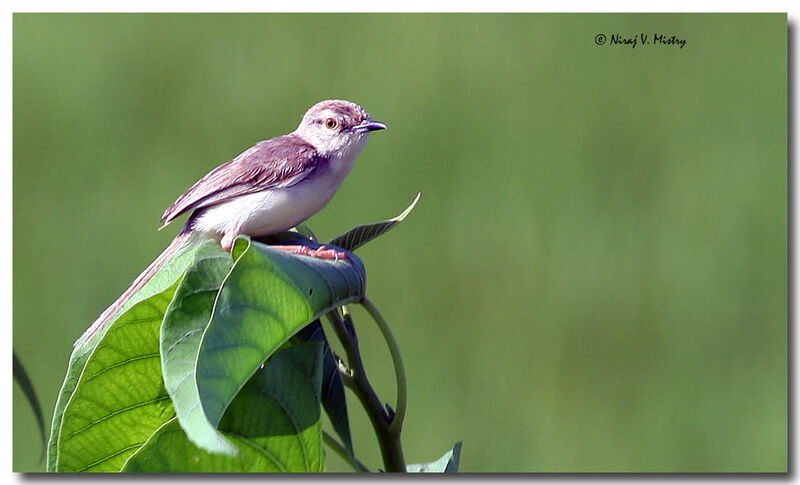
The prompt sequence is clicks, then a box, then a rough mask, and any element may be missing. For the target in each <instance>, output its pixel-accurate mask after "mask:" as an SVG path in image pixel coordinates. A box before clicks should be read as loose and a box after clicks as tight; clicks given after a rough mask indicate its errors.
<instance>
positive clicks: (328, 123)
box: [325, 118, 339, 130]
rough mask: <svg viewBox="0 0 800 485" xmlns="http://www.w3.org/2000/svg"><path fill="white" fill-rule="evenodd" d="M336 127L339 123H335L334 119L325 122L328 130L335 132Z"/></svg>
mask: <svg viewBox="0 0 800 485" xmlns="http://www.w3.org/2000/svg"><path fill="white" fill-rule="evenodd" d="M337 126H339V123H337V122H336V120H335V119H333V118H328V119H327V120H325V127H326V128H328V129H329V130H335V129H336V127H337Z"/></svg>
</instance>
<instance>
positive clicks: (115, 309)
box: [75, 228, 192, 346]
mask: <svg viewBox="0 0 800 485" xmlns="http://www.w3.org/2000/svg"><path fill="white" fill-rule="evenodd" d="M191 235H192V232H191V231H190V230H189V229H187V228H184V230H183V231H181V233H180V234H178V235H177V236H175V239H173V240H172V242H171V243H169V246H167V249H165V250H164V252H162V253H161V254H160V255H159V256H158V257H157V258H156V259H155V261H153V262H152V263H150V266H148V267H147V268H146V269H145V270H144V271H142V272H141V274H139V276H137V277H136V279H135V280H133V283H132V284H131V286H130V287H129V288H128V289H127V290H125V292H124V293H122V295H120V297H119V298H117V299H116V301H114V303H112V304H111V306H110V307H108V308H106V310H105V311H104V312H103V313H101V314H100V316H99V317H97V320H95V321H94V323H92V325H91V326H90V327H89V328H88V329H87V330H86V331H85V332H83V335H81V337H80V338H79V339H78V340H77V341H76V342H75V346H80V345H82V344H84V343H86V342H88V341H89V339H91V338H92V337H94V336H95V335H96V334H97V332H99V331H100V330H102V329H103V327H105V326H106V325H107V324H108V323H109V322H110V321H111V320H112V319H113V318H114V317H115V316H116V315H117V313H119V311H120V310H121V309H122V307H123V306H124V305H125V304H126V303H127V302H128V300H130V299H131V297H132V296H133V295H135V294H136V293H137V292H138V291H139V290H141V289H142V288H143V287H144V285H146V284H147V282H148V281H150V278H152V277H153V275H155V274H156V273H158V271H159V270H160V269H161V268H162V267H164V264H165V263H166V262H167V261H169V260H170V259H171V258H172V256H174V255H175V254H176V253H177V252H178V251H179V250H180V249H181V248H183V247H184V246H185V245H186V243H187V242H188V241H189V239H190V237H191Z"/></svg>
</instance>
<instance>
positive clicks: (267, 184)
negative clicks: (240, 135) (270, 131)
mask: <svg viewBox="0 0 800 485" xmlns="http://www.w3.org/2000/svg"><path fill="white" fill-rule="evenodd" d="M319 161H320V158H319V157H318V155H317V151H316V150H315V149H314V147H313V146H311V145H310V144H308V143H306V142H305V141H303V140H302V139H301V138H300V137H298V136H296V135H285V136H281V137H278V138H273V139H271V140H266V141H262V142H260V143H258V144H256V145H255V146H253V147H252V148H250V149H249V150H246V151H244V152H242V154H241V155H239V156H238V157H236V158H234V159H233V160H231V161H230V162H227V163H224V164H222V165H220V166H219V167H217V168H215V169H214V170H212V171H211V172H209V173H208V174H207V175H206V176H205V177H203V178H202V179H200V180H199V181H198V182H197V183H196V184H194V185H193V186H192V187H191V188H190V189H189V190H187V191H186V193H185V194H183V195H181V196H180V197H178V200H176V201H175V203H173V204H172V205H171V206H169V208H168V209H167V210H166V211H165V212H164V215H163V216H161V223H162V226H161V227H164V226H166V225H167V224H169V223H170V222H172V221H173V220H174V219H175V218H176V217H178V216H180V215H181V214H183V213H184V212H187V211H191V210H194V209H200V208H203V207H208V206H212V205H215V204H219V203H222V202H225V201H227V200H230V199H232V198H234V197H240V196H242V195H247V194H253V193H255V192H260V191H262V190H267V189H271V188H278V187H291V186H292V185H295V184H296V183H298V182H300V181H301V180H303V179H304V178H305V177H306V175H308V173H309V172H310V171H311V169H312V168H313V167H314V165H315V164H316V163H318V162H319Z"/></svg>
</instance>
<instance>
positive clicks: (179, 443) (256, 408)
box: [123, 343, 323, 473]
mask: <svg viewBox="0 0 800 485" xmlns="http://www.w3.org/2000/svg"><path fill="white" fill-rule="evenodd" d="M321 382H322V346H321V345H320V344H319V343H306V344H298V345H295V346H293V347H289V348H287V349H284V350H281V351H279V352H277V353H276V354H275V355H274V356H272V358H270V360H269V361H268V362H267V363H266V365H265V366H264V367H263V368H262V369H260V370H259V371H258V372H257V373H256V374H255V375H254V376H253V377H252V378H251V379H250V380H249V381H248V382H247V384H246V385H245V386H244V387H243V388H242V390H241V391H240V392H239V394H237V396H236V398H235V399H234V400H233V402H232V403H231V405H230V407H229V409H228V411H227V412H226V414H225V416H224V418H223V419H222V421H221V423H220V429H221V430H222V432H223V434H224V435H225V437H226V439H227V440H229V441H230V442H231V443H232V444H233V446H235V448H236V449H237V451H238V453H237V456H236V457H231V456H227V455H221V454H212V453H208V452H207V451H205V450H202V449H200V448H198V447H197V446H195V445H194V444H193V443H191V442H190V441H189V439H188V437H187V436H186V434H185V432H184V431H183V430H182V429H181V428H180V426H179V425H178V423H177V421H175V420H173V421H170V422H169V423H167V424H166V425H164V426H163V427H162V428H161V429H159V430H158V432H156V433H155V434H153V436H152V437H151V438H150V439H149V440H148V441H147V443H145V445H144V446H142V448H141V449H140V450H139V451H138V452H137V453H136V454H134V455H133V456H132V457H131V458H130V459H129V460H128V463H127V464H126V465H125V467H124V468H123V471H128V472H193V473H203V472H220V473H237V472H320V471H322V469H323V456H322V427H321V426H322V425H321V415H320V385H321Z"/></svg>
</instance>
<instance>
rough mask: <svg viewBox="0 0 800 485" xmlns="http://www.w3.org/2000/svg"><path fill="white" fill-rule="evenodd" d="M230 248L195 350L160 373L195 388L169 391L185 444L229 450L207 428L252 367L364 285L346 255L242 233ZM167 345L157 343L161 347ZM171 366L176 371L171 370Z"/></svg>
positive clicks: (360, 269)
mask: <svg viewBox="0 0 800 485" xmlns="http://www.w3.org/2000/svg"><path fill="white" fill-rule="evenodd" d="M312 246H313V245H312ZM232 254H233V260H234V263H233V267H232V268H231V271H230V273H229V274H228V276H227V277H226V278H225V280H224V282H223V284H222V287H221V289H220V290H219V292H218V294H217V297H216V301H215V303H214V308H213V312H212V316H211V319H210V321H209V322H208V323H207V324H206V325H205V327H204V329H203V330H202V336H201V337H200V339H199V341H198V342H197V346H198V347H197V349H198V350H197V353H196V354H194V357H193V356H192V355H193V354H192V352H183V351H182V352H181V353H180V357H172V356H171V357H170V358H169V359H168V360H167V361H166V362H165V363H166V364H170V366H169V367H167V366H166V365H165V371H164V372H165V374H166V375H168V377H167V380H170V381H171V380H172V379H173V377H177V379H187V380H191V381H193V384H192V385H194V386H196V392H187V393H185V394H184V393H180V394H175V395H173V399H174V401H175V409H176V413H177V415H178V418H179V420H180V423H181V425H182V427H183V429H184V430H185V431H186V433H187V435H188V436H189V438H190V440H191V441H192V442H193V443H195V444H198V445H199V446H200V447H201V448H203V449H205V450H206V451H210V452H217V453H226V452H230V451H231V448H230V446H229V444H225V443H224V442H221V441H220V440H219V438H220V436H219V434H218V433H216V432H212V430H213V429H214V428H216V427H217V425H218V424H219V422H220V419H221V418H222V416H223V414H224V413H225V410H226V409H227V408H228V405H229V404H230V403H231V401H232V400H233V398H234V397H235V396H236V394H237V393H238V392H239V390H240V389H241V388H242V386H243V385H244V384H245V383H246V382H247V380H248V379H249V378H250V377H251V376H252V375H253V373H254V372H255V371H256V370H257V369H258V368H259V366H260V365H261V364H262V363H263V362H264V361H265V360H266V359H267V358H268V357H269V356H270V355H271V354H272V353H273V352H275V351H276V350H277V349H278V348H280V347H281V345H283V344H284V342H286V341H287V340H288V339H289V338H291V337H292V336H293V335H294V334H295V333H296V332H297V331H299V330H300V329H301V328H303V327H304V326H305V325H307V324H308V323H310V322H311V321H313V320H315V319H316V318H318V317H319V316H320V315H321V314H324V313H326V312H328V311H330V310H331V309H332V308H335V307H337V306H339V305H342V304H344V303H347V302H350V301H354V300H357V299H360V298H362V297H363V295H364V290H365V286H366V273H365V270H364V266H363V263H362V262H361V260H360V259H358V257H356V256H355V255H353V254H352V253H348V255H347V259H345V260H339V261H333V260H323V259H318V258H311V257H307V256H299V255H295V254H292V253H289V252H287V251H282V250H278V249H274V248H271V247H269V246H267V245H265V244H261V243H259V242H255V241H253V242H251V241H250V240H249V238H247V237H244V236H243V237H240V238H239V239H237V240H236V242H235V244H234V247H233V251H232ZM202 314H203V312H202V311H200V312H199V314H198V316H197V317H196V318H195V317H193V318H192V321H193V322H194V323H193V324H192V325H194V326H195V327H194V328H195V330H196V329H198V328H199V327H200V326H201V325H202V322H203V319H204V317H203V316H202ZM167 320H168V321H169V319H167ZM169 324H170V325H171V323H169ZM198 332H199V330H198ZM173 344H174V341H166V340H165V341H164V342H163V345H164V348H165V349H170V348H171V347H172V346H173ZM187 345H188V344H187ZM187 348H188V347H187ZM192 359H194V360H192ZM173 364H174V365H175V367H174V369H182V370H176V371H173V367H172V365H173ZM187 369H188V371H189V373H188V374H186V370H187ZM173 372H176V374H175V375H174V376H173V375H172V373H173Z"/></svg>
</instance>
